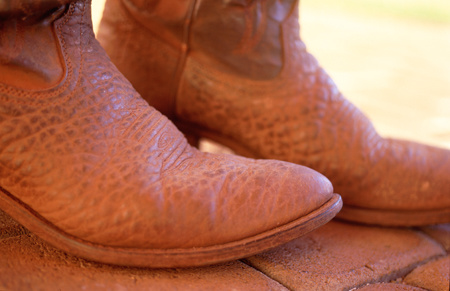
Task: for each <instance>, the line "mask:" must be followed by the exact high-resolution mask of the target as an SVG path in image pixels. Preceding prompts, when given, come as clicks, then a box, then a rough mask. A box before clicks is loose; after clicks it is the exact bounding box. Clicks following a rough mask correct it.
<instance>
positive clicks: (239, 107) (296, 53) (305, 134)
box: [99, 0, 450, 211]
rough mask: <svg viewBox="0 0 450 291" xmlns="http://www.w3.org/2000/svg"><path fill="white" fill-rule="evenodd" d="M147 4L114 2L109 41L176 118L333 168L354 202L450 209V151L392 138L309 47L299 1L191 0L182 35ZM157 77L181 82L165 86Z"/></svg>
mask: <svg viewBox="0 0 450 291" xmlns="http://www.w3.org/2000/svg"><path fill="white" fill-rule="evenodd" d="M136 2H137V1H135V0H108V2H107V5H106V10H105V11H106V12H105V15H104V20H103V22H102V24H101V26H100V34H99V37H100V41H101V43H102V45H103V46H104V47H105V48H106V50H107V52H108V54H109V55H110V56H111V58H112V60H113V62H114V63H115V64H116V65H117V66H118V68H119V69H120V70H121V71H123V72H124V74H125V76H126V77H127V78H128V79H129V80H130V81H131V83H132V84H133V86H134V87H135V88H136V89H137V90H138V92H140V93H141V94H142V96H143V97H144V98H145V99H146V100H147V101H148V102H149V103H150V104H152V105H155V106H156V108H158V109H161V110H163V112H164V113H165V114H166V115H168V116H170V117H171V118H172V119H173V120H176V121H177V122H179V123H180V124H185V125H186V127H190V128H191V129H192V128H194V129H195V130H194V131H195V132H196V133H198V132H200V133H205V134H206V135H207V136H209V137H212V138H217V139H216V141H219V142H223V143H225V144H227V145H228V146H231V147H232V148H233V149H235V150H237V151H238V152H240V153H241V154H244V155H250V156H254V157H259V158H270V159H279V160H285V161H289V162H293V163H297V164H301V165H306V166H308V167H311V168H313V169H315V170H317V171H319V172H321V173H323V174H324V175H325V176H327V177H328V178H329V179H330V180H331V181H332V183H333V186H334V188H335V191H336V192H338V193H340V194H342V198H343V201H344V207H345V206H346V205H347V206H352V207H357V208H363V209H378V210H393V211H396V210H398V211H418V210H439V209H449V208H450V195H449V191H450V190H449V189H450V151H449V150H447V149H441V148H436V147H431V146H427V145H423V144H418V143H414V142H410V141H403V140H397V139H387V138H383V137H381V136H380V135H379V134H378V133H377V132H376V130H375V129H374V127H373V125H372V123H371V122H370V120H369V119H368V118H367V117H366V116H365V115H364V114H363V113H362V112H361V111H360V110H358V108H356V107H355V106H354V105H353V104H351V103H350V102H349V101H348V100H346V99H345V98H344V96H343V95H342V94H341V93H340V91H339V89H338V88H337V87H336V85H335V84H334V82H333V80H332V79H331V78H330V77H329V76H328V75H327V73H326V72H325V71H324V70H323V69H322V68H321V67H320V65H319V64H318V62H317V60H316V59H315V58H314V57H313V56H312V55H311V54H309V53H308V52H307V50H306V46H305V44H304V43H303V41H302V40H301V39H300V37H299V23H298V1H294V0H292V1H287V0H283V1H276V0H273V1H272V0H270V1H259V0H255V1H240V0H226V1H225V0H224V1H205V0H198V1H184V2H183V5H185V2H190V3H191V4H192V8H191V10H189V9H187V10H186V11H187V12H186V15H185V17H184V18H180V20H179V21H180V23H183V24H184V27H185V34H183V36H182V37H179V38H178V42H175V41H174V39H176V38H177V33H175V32H174V31H173V30H172V28H173V27H176V25H174V24H173V23H172V24H170V25H169V22H167V21H166V22H165V23H166V24H165V25H166V29H161V25H160V23H161V21H163V20H164V13H163V12H158V11H156V10H153V11H146V10H145V9H142V8H141V9H139V7H138V6H137V4H136ZM161 2H162V1H161ZM170 2H171V3H172V5H173V6H174V7H175V6H177V5H178V4H177V3H176V1H170ZM194 2H195V6H194ZM160 14H161V15H160ZM155 22H158V23H159V24H158V26H155V25H154V23H155ZM155 27H158V29H154V28H155ZM152 28H153V29H152ZM119 44H120V45H119ZM161 52H162V53H161ZM161 71H162V72H164V73H163V74H160V72H161ZM155 85H159V86H162V87H169V88H173V89H172V90H171V91H160V92H158V93H159V94H158V95H156V94H154V91H152V90H150V88H152V87H153V86H155Z"/></svg>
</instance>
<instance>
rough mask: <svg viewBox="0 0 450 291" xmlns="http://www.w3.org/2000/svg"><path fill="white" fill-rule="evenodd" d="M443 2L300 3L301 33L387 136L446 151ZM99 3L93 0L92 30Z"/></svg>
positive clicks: (447, 46)
mask: <svg viewBox="0 0 450 291" xmlns="http://www.w3.org/2000/svg"><path fill="white" fill-rule="evenodd" d="M447 4H448V3H447V1H446V0H410V1H405V0H389V1H382V0H377V1H375V0H342V1H334V0H302V1H301V9H300V12H301V34H302V38H303V39H304V40H305V42H306V44H307V46H308V49H309V50H310V51H311V52H312V53H313V54H314V55H315V56H316V57H317V58H318V60H319V61H320V62H321V64H322V65H323V67H324V68H325V69H326V70H327V71H328V73H329V74H330V75H331V76H332V77H333V79H334V80H335V82H336V83H337V84H338V86H339V88H340V89H341V91H342V92H343V93H344V95H345V96H346V97H347V98H348V99H349V100H351V101H352V102H353V103H355V104H356V105H357V106H358V107H359V108H360V109H361V110H363V111H364V112H365V113H366V114H367V115H368V116H369V117H370V118H371V119H372V121H373V122H374V124H375V127H376V128H377V129H378V130H379V132H380V133H381V134H383V135H385V136H390V137H398V138H404V139H412V140H416V141H421V142H425V143H429V144H434V145H438V146H442V147H447V148H450V53H449V52H450V9H445V8H446V7H447ZM103 5H104V0H96V1H94V3H93V10H94V12H93V20H94V27H97V25H98V23H99V22H100V19H101V14H102V9H103Z"/></svg>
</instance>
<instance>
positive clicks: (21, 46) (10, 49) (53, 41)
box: [0, 0, 90, 91]
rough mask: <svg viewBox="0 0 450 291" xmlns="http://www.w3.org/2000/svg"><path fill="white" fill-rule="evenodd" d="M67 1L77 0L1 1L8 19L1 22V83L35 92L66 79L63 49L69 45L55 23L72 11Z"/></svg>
mask: <svg viewBox="0 0 450 291" xmlns="http://www.w3.org/2000/svg"><path fill="white" fill-rule="evenodd" d="M68 2H74V1H67V0H58V1H49V0H45V1H33V2H31V1H6V2H2V6H1V9H2V10H1V11H2V13H4V12H5V11H8V17H7V18H1V19H0V75H1V76H2V78H1V80H0V84H3V85H6V86H10V87H14V88H18V89H20V90H27V91H34V90H45V89H50V88H53V87H55V86H58V84H60V82H62V81H63V80H64V78H65V77H66V75H67V72H68V68H67V63H66V60H64V56H63V55H64V54H63V51H62V46H63V45H67V43H62V42H61V39H59V38H58V36H57V35H58V33H57V30H58V25H56V23H57V22H58V21H57V20H58V19H59V18H61V17H62V16H63V15H64V14H65V13H66V12H67V11H68V10H69V9H70V8H69V4H67V3H68ZM78 2H80V1H78ZM84 2H86V4H89V3H90V1H84ZM55 5H57V6H55ZM87 6H89V7H90V5H87ZM19 8H20V9H19ZM17 9H19V10H17ZM27 11H28V12H27ZM21 14H22V16H20V15H21ZM86 14H89V17H90V13H86ZM87 25H88V26H89V25H90V24H87ZM85 37H87V35H85Z"/></svg>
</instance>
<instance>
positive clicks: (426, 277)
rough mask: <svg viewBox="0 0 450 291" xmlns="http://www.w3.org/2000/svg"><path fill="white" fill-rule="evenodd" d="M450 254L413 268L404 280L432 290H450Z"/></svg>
mask: <svg viewBox="0 0 450 291" xmlns="http://www.w3.org/2000/svg"><path fill="white" fill-rule="evenodd" d="M449 273H450V256H446V257H443V258H440V259H438V260H435V261H432V262H429V263H427V264H425V265H423V266H420V267H418V268H416V269H415V270H413V271H412V272H411V273H410V274H408V275H407V276H406V277H405V280H404V282H405V283H407V284H409V285H413V286H417V287H422V288H425V289H427V290H432V291H448V290H450V286H449V284H450V274H449Z"/></svg>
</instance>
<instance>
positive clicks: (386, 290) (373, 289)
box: [357, 283, 426, 291]
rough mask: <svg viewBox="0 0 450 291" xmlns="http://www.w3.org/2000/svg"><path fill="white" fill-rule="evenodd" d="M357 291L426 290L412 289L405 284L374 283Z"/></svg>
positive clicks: (422, 290)
mask: <svg viewBox="0 0 450 291" xmlns="http://www.w3.org/2000/svg"><path fill="white" fill-rule="evenodd" d="M357 290H358V291H425V290H426V289H422V288H418V287H413V286H409V285H405V284H395V283H376V284H369V285H366V286H364V287H361V288H358V289H357Z"/></svg>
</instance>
